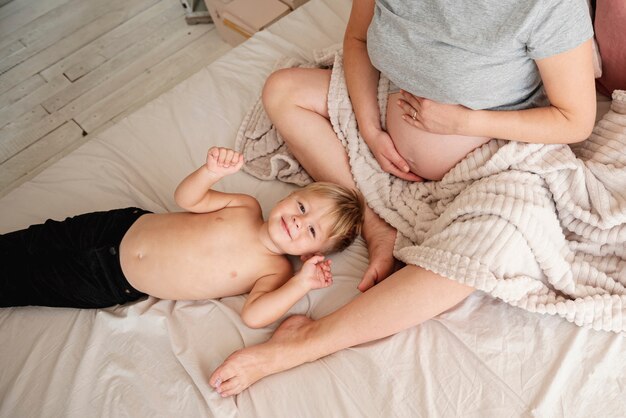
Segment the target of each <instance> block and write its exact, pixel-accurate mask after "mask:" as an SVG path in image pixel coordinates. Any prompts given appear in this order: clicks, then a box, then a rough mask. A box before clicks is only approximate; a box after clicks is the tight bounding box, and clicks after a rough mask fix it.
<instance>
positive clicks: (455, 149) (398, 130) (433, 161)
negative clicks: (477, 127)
mask: <svg viewBox="0 0 626 418" xmlns="http://www.w3.org/2000/svg"><path fill="white" fill-rule="evenodd" d="M399 98H400V93H392V94H390V95H389V98H388V99H389V100H388V101H387V132H388V133H389V136H391V139H392V140H393V143H394V144H395V146H396V149H397V150H398V152H399V153H400V155H402V157H403V158H404V159H405V160H406V161H407V162H408V164H409V167H410V168H411V172H413V173H415V174H417V175H418V176H420V177H422V178H424V179H428V180H441V179H442V178H443V176H444V175H445V174H446V173H447V172H448V171H450V170H451V169H452V167H454V166H455V165H456V164H457V163H458V162H459V161H461V160H462V159H463V158H465V156H466V155H467V154H469V153H470V152H471V151H472V150H474V149H475V148H477V147H479V146H481V145H483V144H484V143H486V142H488V141H489V140H490V138H487V137H477V136H462V135H440V134H433V133H430V132H426V131H423V130H420V129H417V128H415V127H413V126H411V125H409V124H408V123H406V122H405V121H404V120H403V119H402V114H403V112H402V109H401V108H400V107H399V106H398V105H397V104H396V102H397V101H398V99H399Z"/></svg>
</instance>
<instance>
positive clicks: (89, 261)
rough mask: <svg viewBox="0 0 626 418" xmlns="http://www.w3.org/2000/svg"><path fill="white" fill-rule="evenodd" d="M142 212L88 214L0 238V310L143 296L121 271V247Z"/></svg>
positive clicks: (87, 305)
mask: <svg viewBox="0 0 626 418" xmlns="http://www.w3.org/2000/svg"><path fill="white" fill-rule="evenodd" d="M145 213H148V212H147V211H145V210H143V209H138V208H126V209H115V210H111V211H107V212H94V213H87V214H84V215H78V216H74V217H71V218H67V219H65V220H64V221H61V222H59V221H53V220H50V219H49V220H47V221H46V222H45V223H43V224H40V225H32V226H30V227H28V228H27V229H23V230H21V231H15V232H10V233H8V234H4V235H0V307H7V306H24V305H38V306H58V307H61V306H63V307H72V308H104V307H107V306H113V305H117V304H123V303H126V302H131V301H134V300H137V299H139V298H140V297H142V296H144V294H143V293H141V292H139V291H137V290H135V289H134V288H133V287H131V286H130V284H129V283H128V281H127V280H126V278H125V277H124V274H123V273H122V268H121V267H120V256H119V245H120V242H121V241H122V238H123V237H124V234H125V233H126V232H127V231H128V229H129V228H130V227H131V225H132V224H133V223H134V222H135V221H136V220H137V219H138V218H139V217H140V216H141V215H143V214H145Z"/></svg>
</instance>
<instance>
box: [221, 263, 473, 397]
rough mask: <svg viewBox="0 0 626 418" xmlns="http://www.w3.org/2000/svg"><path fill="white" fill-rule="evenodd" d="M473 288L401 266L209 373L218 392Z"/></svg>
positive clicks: (404, 324)
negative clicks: (328, 311)
mask: <svg viewBox="0 0 626 418" xmlns="http://www.w3.org/2000/svg"><path fill="white" fill-rule="evenodd" d="M472 291H473V289H472V288H471V287H467V286H465V285H462V284H459V283H457V282H455V281H452V280H449V279H446V278H444V277H441V276H439V275H437V274H435V273H432V272H430V271H428V270H425V269H422V268H420V267H416V266H406V267H404V268H402V269H401V270H399V271H397V272H395V273H394V274H392V275H391V276H389V278H387V279H386V280H384V281H383V282H381V283H379V284H378V285H376V286H374V287H372V288H371V289H369V290H368V291H367V292H365V293H363V294H361V295H359V296H358V297H357V298H355V299H354V300H352V301H351V302H350V303H348V304H347V305H345V306H343V307H342V308H340V309H338V310H337V311H335V312H333V313H332V314H330V315H328V316H326V317H324V318H321V319H319V320H317V321H312V320H310V319H308V318H306V317H304V316H293V317H291V318H289V319H287V320H286V321H285V322H283V323H282V324H281V325H280V327H279V328H278V329H277V330H276V332H275V333H274V335H273V336H272V338H271V339H270V340H269V341H267V342H266V343H263V344H259V345H255V346H252V347H248V348H244V349H242V350H239V351H236V352H234V353H233V354H231V355H230V356H229V357H228V358H227V359H226V360H225V361H224V363H222V365H221V366H220V367H218V368H217V369H216V370H215V371H214V372H213V374H212V375H211V377H210V379H209V383H210V384H211V386H213V387H215V388H216V390H218V391H219V392H220V393H221V394H222V396H230V395H235V394H237V393H240V392H241V391H243V390H244V389H246V388H247V387H248V386H250V385H251V384H253V383H255V382H256V381H258V380H259V379H261V378H263V377H266V376H269V375H271V374H274V373H278V372H281V371H284V370H287V369H290V368H293V367H296V366H298V365H300V364H303V363H306V362H310V361H314V360H317V359H319V358H321V357H324V356H326V355H328V354H331V353H334V352H336V351H339V350H341V349H344V348H347V347H352V346H354V345H358V344H361V343H364V342H368V341H374V340H377V339H380V338H383V337H386V336H389V335H393V334H395V333H397V332H399V331H402V330H404V329H407V328H410V327H412V326H415V325H418V324H420V323H422V322H424V321H426V320H428V319H430V318H433V317H434V316H437V315H438V314H440V313H442V312H444V311H446V310H448V309H449V308H451V307H453V306H454V305H456V304H458V303H459V302H461V301H462V300H463V299H465V298H466V297H467V296H469V295H470V294H471V293H472Z"/></svg>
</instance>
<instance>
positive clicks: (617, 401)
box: [0, 0, 626, 417]
mask: <svg viewBox="0 0 626 418" xmlns="http://www.w3.org/2000/svg"><path fill="white" fill-rule="evenodd" d="M349 10H350V1H349V0H341V1H335V0H311V1H310V2H308V3H307V4H305V5H304V6H302V7H300V8H299V9H297V10H296V11H294V12H293V13H291V14H289V15H288V16H287V17H286V18H284V19H281V20H280V21H278V22H277V23H275V24H274V25H273V26H271V27H270V28H269V29H268V30H265V31H263V32H260V33H258V34H256V35H255V36H254V37H252V38H251V39H250V40H248V41H247V42H245V43H244V44H242V45H240V46H239V47H237V48H235V49H233V50H232V51H230V52H229V53H227V54H226V55H225V56H223V57H222V58H221V59H219V60H218V61H216V62H214V63H212V64H211V65H209V66H208V67H206V68H204V69H203V70H202V71H200V72H199V73H197V74H195V75H194V76H192V77H190V78H189V79H187V80H186V81H184V82H182V83H181V84H179V85H178V86H176V87H175V88H174V89H172V90H171V91H169V92H167V93H165V94H163V95H162V96H160V97H159V98H157V99H156V100H154V101H152V102H150V103H148V104H147V105H146V106H144V107H143V108H141V109H139V110H137V111H136V112H135V113H133V114H132V115H130V116H128V117H126V118H125V119H123V120H121V121H120V122H119V123H117V124H116V125H114V126H112V127H110V128H108V129H107V130H106V131H104V132H103V133H101V134H99V135H97V137H96V138H94V139H93V140H91V141H90V142H89V143H87V144H85V145H84V146H82V147H81V148H79V149H77V150H75V151H74V152H72V153H71V154H69V155H68V156H66V157H64V158H63V159H61V160H60V161H58V162H57V163H55V164H54V165H52V166H50V167H49V168H47V169H46V170H45V171H44V172H42V173H41V174H40V175H38V176H37V177H35V178H34V179H32V180H31V181H29V182H27V183H25V184H22V185H21V186H19V187H18V188H17V189H15V190H13V191H12V192H10V193H9V194H7V195H6V196H4V197H3V198H2V199H0V232H9V231H12V230H15V229H18V228H23V227H26V226H27V225H29V224H32V223H38V222H41V221H43V220H45V219H47V218H54V219H62V218H64V217H66V216H70V215H74V214H78V213H83V212H89V211H95V210H104V209H110V208H116V207H126V206H140V207H143V208H145V209H148V210H151V211H154V212H164V211H178V210H180V209H179V208H178V207H177V206H176V204H175V203H174V200H173V191H174V189H175V187H176V185H177V184H178V182H179V181H180V180H181V179H182V178H183V177H184V176H185V175H186V174H187V173H189V172H190V171H191V170H193V169H195V168H196V167H198V166H199V165H200V164H202V163H203V161H204V158H205V155H206V150H207V148H208V147H210V146H211V145H218V146H231V147H232V146H233V145H234V141H235V136H236V134H237V130H238V128H239V125H240V124H241V121H242V119H243V118H244V116H245V114H246V112H247V111H248V110H249V108H250V107H251V106H252V105H253V104H254V103H255V102H256V100H257V99H258V95H259V93H260V90H261V87H262V85H263V82H264V79H265V78H266V77H267V75H268V74H269V73H270V72H271V71H272V68H273V65H274V63H275V62H276V60H278V59H279V58H281V57H283V56H293V57H298V58H300V59H302V60H308V61H311V60H312V59H313V55H312V54H313V50H316V49H320V48H324V47H328V46H330V45H333V44H336V43H337V42H339V41H340V40H341V37H342V35H343V30H344V28H345V24H346V22H347V18H348V15H349ZM608 103H609V102H607V101H603V102H601V103H600V104H599V108H600V114H601V113H602V112H605V111H606V109H607V106H608ZM217 187H218V188H219V189H221V190H228V191H233V192H244V193H249V194H252V195H254V196H255V197H257V198H258V199H259V201H260V202H261V205H262V208H263V211H264V213H267V212H268V211H269V209H270V208H271V207H272V206H273V204H274V203H275V202H277V201H278V200H279V199H280V198H282V197H283V196H284V195H285V194H287V193H288V192H290V191H291V190H293V188H294V187H295V186H293V185H288V184H286V183H282V182H277V181H261V180H258V179H256V178H254V177H252V176H250V175H248V174H246V173H243V172H240V173H237V174H236V175H234V176H230V177H227V178H225V179H224V180H222V181H221V182H220V183H219V184H218V186H217ZM332 260H333V273H334V278H335V283H334V284H333V286H331V287H330V288H327V289H322V290H317V291H313V292H310V293H309V294H308V295H307V296H306V297H305V298H303V299H302V300H301V301H299V302H298V303H297V304H296V305H295V306H294V307H293V308H292V309H291V310H290V312H289V313H288V314H287V315H292V314H306V315H308V316H310V317H312V318H319V317H321V316H324V315H326V314H328V313H329V312H332V311H333V310H335V309H337V308H338V307H339V306H342V305H343V304H345V303H346V302H348V301H349V300H351V299H352V298H354V297H355V296H356V295H357V294H358V290H357V289H356V285H357V283H358V282H359V279H360V275H361V273H362V272H363V271H364V270H365V268H366V266H367V249H366V247H365V245H364V242H363V241H362V240H361V239H359V240H357V242H355V243H354V244H353V245H352V246H351V247H349V248H348V249H347V250H346V251H344V252H343V253H340V254H335V255H333V256H332ZM295 262H297V261H296V260H294V263H295ZM243 302H244V296H236V297H229V298H223V299H220V300H208V301H196V302H190V301H177V302H174V301H165V300H158V299H155V298H147V299H143V300H140V301H138V302H136V303H133V304H130V305H127V306H124V307H121V306H118V307H113V308H108V309H101V310H75V309H53V308H40V307H22V308H8V309H0V335H1V336H2V338H1V339H0V366H1V367H0V416H2V417H26V416H28V417H35V416H37V417H60V416H63V417H85V416H115V417H123V416H132V417H143V416H155V417H161V416H163V417H169V416H183V417H197V416H209V417H237V416H241V417H396V416H397V417H419V416H437V417H456V416H468V417H469V416H477V417H506V416H513V417H519V416H537V417H561V416H562V417H572V416H578V417H589V416H602V417H623V416H626V402H625V401H624V393H625V392H624V390H625V388H626V344H625V339H624V336H623V335H621V334H617V333H613V332H603V331H594V330H592V329H589V328H583V327H579V326H576V325H574V324H572V323H570V322H567V321H564V320H563V319H561V318H558V317H555V316H548V315H539V314H536V313H530V312H527V311H525V310H522V309H519V308H515V307H512V306H510V305H507V304H505V303H503V302H501V301H499V300H497V299H494V298H492V297H489V296H487V295H485V294H483V293H481V292H475V293H474V294H473V295H472V296H470V297H469V298H468V299H467V300H465V301H464V302H463V303H462V304H460V305H458V306H457V307H455V308H454V309H452V310H450V311H448V312H446V313H444V314H442V315H440V316H439V317H437V318H435V319H432V320H430V321H428V322H426V323H424V324H422V325H420V326H419V327H416V328H413V329H410V330H407V331H404V332H401V333H399V334H397V335H394V336H391V337H388V338H385V339H382V340H380V341H376V342H372V343H368V344H363V345H360V346H358V347H354V348H350V349H347V350H343V351H341V352H338V353H335V354H333V355H330V356H327V357H325V358H323V359H320V360H318V361H315V362H313V363H309V364H305V365H302V366H299V367H297V368H295V369H292V370H289V371H286V372H283V373H280V374H277V375H273V376H269V377H267V378H265V379H262V380H261V381H259V382H257V383H256V384H254V385H253V386H252V387H251V388H249V389H248V390H246V391H244V392H243V393H242V394H240V395H238V396H236V397H231V398H226V399H223V398H221V397H220V396H219V395H218V394H217V393H216V392H214V391H213V390H212V389H211V387H210V386H209V385H208V378H209V376H210V374H211V372H212V371H213V370H214V369H215V368H216V367H217V366H218V365H219V364H220V363H221V362H222V361H223V360H224V359H225V358H226V357H227V356H228V355H229V354H230V353H231V352H233V351H235V350H237V349H239V348H241V347H243V346H248V345H252V344H255V343H259V342H262V341H264V340H266V339H268V338H269V336H270V335H271V333H272V331H273V329H275V327H276V326H277V324H278V322H277V323H275V324H273V325H271V326H269V327H266V328H263V329H257V330H254V329H249V328H247V327H246V326H245V325H244V324H243V323H242V321H241V319H240V318H239V314H238V312H239V311H240V309H241V307H242V305H243Z"/></svg>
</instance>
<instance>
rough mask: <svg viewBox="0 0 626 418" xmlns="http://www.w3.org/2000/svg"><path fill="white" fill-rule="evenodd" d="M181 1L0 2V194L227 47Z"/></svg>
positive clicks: (172, 84) (183, 78)
mask: <svg viewBox="0 0 626 418" xmlns="http://www.w3.org/2000/svg"><path fill="white" fill-rule="evenodd" d="M184 16H185V14H184V9H183V7H182V5H181V3H180V1H179V0H136V1H126V0H107V1H102V0H0V196H3V195H5V194H6V193H8V192H9V191H10V190H12V189H13V188H15V187H17V186H19V185H20V184H22V183H23V182H24V181H27V180H28V179H30V178H32V177H34V176H35V175H36V174H38V173H40V172H41V171H42V170H43V169H44V168H45V167H47V166H49V165H50V164H52V163H53V162H54V161H57V160H58V159H59V158H62V157H63V156H64V155H67V154H68V153H69V152H71V151H72V150H74V149H76V148H77V147H78V146H80V145H82V144H84V143H85V142H86V141H89V139H90V138H91V137H93V136H94V135H95V134H97V133H98V132H101V131H102V130H103V129H106V128H107V127H109V126H111V125H112V124H113V123H115V122H116V121H118V120H120V119H122V118H123V117H125V116H127V115H129V114H130V113H132V112H133V111H134V110H136V109H138V108H139V107H141V106H142V105H144V104H145V103H147V102H149V101H150V100H152V99H154V98H156V97H157V96H159V95H160V94H162V93H164V92H165V91H167V90H169V89H171V88H172V87H174V86H175V85H176V84H178V83H180V82H181V81H183V80H185V79H186V78H188V77H189V76H191V75H192V74H194V73H196V72H197V71H199V70H200V69H201V68H203V67H205V66H207V65H208V64H210V63H211V62H212V61H214V60H215V59H217V58H219V57H220V56H221V55H223V54H224V53H225V52H227V51H228V50H230V49H231V47H230V45H228V44H226V43H225V42H224V41H222V40H221V39H220V38H219V36H218V34H217V31H216V30H215V28H214V25H212V24H200V25H187V23H186V22H185V18H184Z"/></svg>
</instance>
